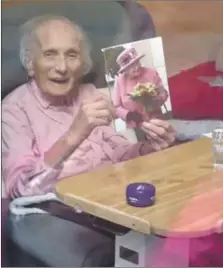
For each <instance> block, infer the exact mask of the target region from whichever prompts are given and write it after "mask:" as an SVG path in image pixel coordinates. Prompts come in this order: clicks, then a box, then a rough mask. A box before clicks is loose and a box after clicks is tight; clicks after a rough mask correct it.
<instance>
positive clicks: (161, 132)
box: [141, 119, 176, 151]
mask: <svg viewBox="0 0 223 268" xmlns="http://www.w3.org/2000/svg"><path fill="white" fill-rule="evenodd" d="M141 129H142V130H143V131H144V132H145V134H146V137H147V139H148V141H149V142H150V143H151V146H152V148H153V149H154V150H156V151H160V150H162V149H165V148H167V147H169V146H170V145H172V144H173V143H174V141H175V139H176V130H175V129H174V128H173V126H172V125H171V124H170V123H169V122H168V121H164V120H160V119H151V120H150V121H149V122H143V123H142V126H141Z"/></svg>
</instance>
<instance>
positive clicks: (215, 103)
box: [169, 62, 223, 120]
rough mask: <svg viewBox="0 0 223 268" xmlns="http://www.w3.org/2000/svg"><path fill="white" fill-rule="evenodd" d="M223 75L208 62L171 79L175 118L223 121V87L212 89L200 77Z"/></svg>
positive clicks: (213, 64) (213, 63)
mask: <svg viewBox="0 0 223 268" xmlns="http://www.w3.org/2000/svg"><path fill="white" fill-rule="evenodd" d="M216 75H223V72H218V71H216V69H215V62H206V63H203V64H200V65H197V66H195V67H193V68H191V69H189V70H186V71H182V72H180V73H179V74H177V75H174V76H172V77H170V78H169V88H170V96H171V103H172V110H173V117H174V118H178V119H184V120H198V119H223V87H222V86H221V87H211V86H210V85H209V84H208V83H207V82H202V81H200V80H199V79H198V77H200V76H209V77H215V76H216Z"/></svg>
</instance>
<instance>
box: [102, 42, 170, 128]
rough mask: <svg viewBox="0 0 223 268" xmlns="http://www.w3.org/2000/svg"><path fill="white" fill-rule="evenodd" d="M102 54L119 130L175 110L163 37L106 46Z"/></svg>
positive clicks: (134, 126)
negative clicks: (172, 109) (170, 92)
mask: <svg viewBox="0 0 223 268" xmlns="http://www.w3.org/2000/svg"><path fill="white" fill-rule="evenodd" d="M102 53H103V56H104V61H105V80H106V82H107V84H108V88H109V90H110V96H111V98H112V101H113V103H114V105H115V107H116V116H117V119H116V122H115V126H116V129H117V130H118V131H119V129H120V128H122V129H123V128H137V127H138V126H139V125H140V124H141V123H142V122H143V121H148V120H150V119H151V118H163V117H164V115H165V114H168V113H169V112H170V111H171V99H170V94H169V87H168V80H167V73H166V66H165V57H164V50H163V43H162V38H161V37H156V38H150V39H146V40H142V41H137V42H131V43H126V44H121V45H119V46H113V47H108V48H103V49H102Z"/></svg>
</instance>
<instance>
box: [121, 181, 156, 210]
mask: <svg viewBox="0 0 223 268" xmlns="http://www.w3.org/2000/svg"><path fill="white" fill-rule="evenodd" d="M155 196H156V188H155V186H154V185H153V184H150V183H143V182H142V183H140V182H137V183H131V184H129V185H128V186H127V188H126V201H127V203H128V204H129V205H131V206H134V207H148V206H152V205H153V204H154V203H155Z"/></svg>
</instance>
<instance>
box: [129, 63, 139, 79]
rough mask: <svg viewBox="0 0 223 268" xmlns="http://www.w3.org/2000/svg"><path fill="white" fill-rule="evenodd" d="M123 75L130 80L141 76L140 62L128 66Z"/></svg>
mask: <svg viewBox="0 0 223 268" xmlns="http://www.w3.org/2000/svg"><path fill="white" fill-rule="evenodd" d="M125 74H126V75H127V76H128V77H130V78H136V77H138V76H139V75H140V74H141V64H140V62H137V63H134V64H133V65H132V66H130V67H129V68H128V69H127V70H126V72H125Z"/></svg>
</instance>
